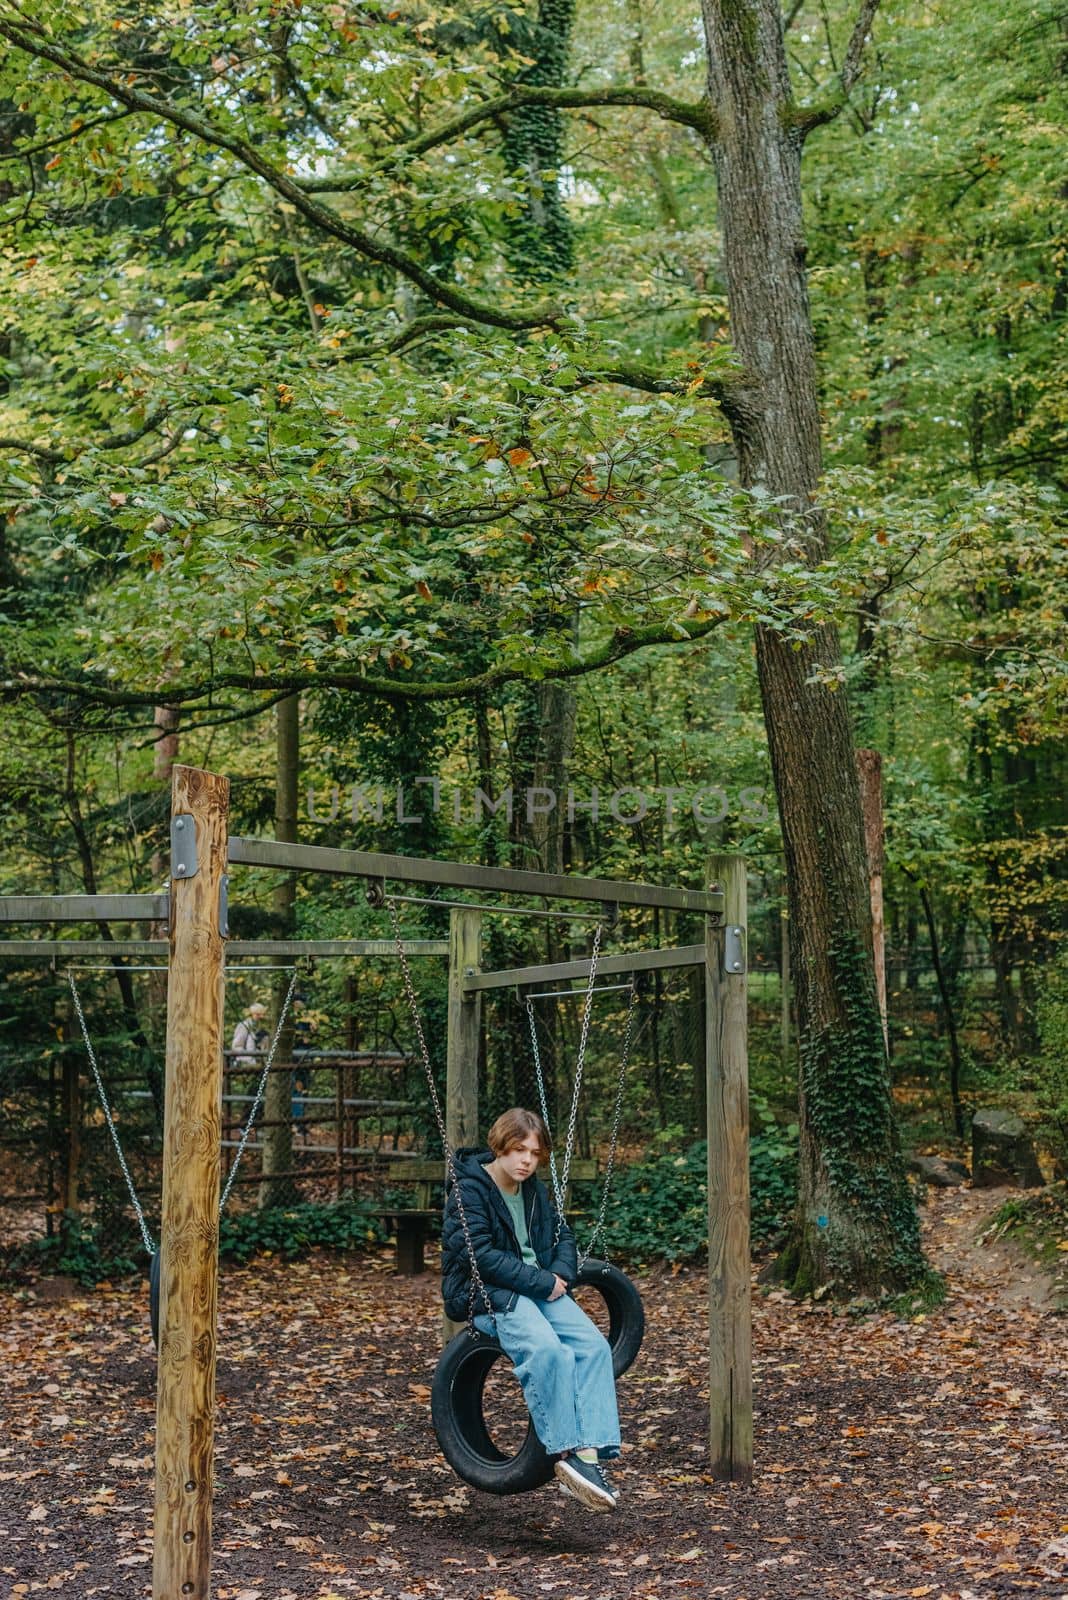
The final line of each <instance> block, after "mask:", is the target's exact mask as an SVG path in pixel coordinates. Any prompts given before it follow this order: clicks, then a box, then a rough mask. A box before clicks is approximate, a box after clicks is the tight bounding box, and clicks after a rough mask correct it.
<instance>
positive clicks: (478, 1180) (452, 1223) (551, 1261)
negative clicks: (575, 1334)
mask: <svg viewBox="0 0 1068 1600" xmlns="http://www.w3.org/2000/svg"><path fill="white" fill-rule="evenodd" d="M492 1160H493V1152H492V1151H491V1150H457V1152H456V1172H457V1177H458V1179H459V1184H460V1193H461V1195H462V1197H463V1203H464V1215H465V1216H466V1218H467V1226H468V1230H469V1231H470V1234H471V1243H472V1245H473V1247H474V1251H475V1260H476V1261H477V1262H478V1270H479V1272H480V1273H481V1275H482V1281H483V1283H484V1284H485V1285H486V1290H487V1293H488V1294H489V1297H490V1300H491V1302H492V1304H493V1309H494V1311H510V1310H511V1309H512V1307H513V1306H514V1305H515V1302H516V1298H517V1296H518V1295H521V1294H526V1295H529V1296H530V1298H531V1299H532V1300H548V1298H549V1296H550V1295H551V1294H552V1292H553V1289H554V1288H555V1287H556V1284H555V1279H556V1278H557V1277H560V1278H563V1280H564V1282H565V1283H568V1284H570V1283H573V1282H574V1281H575V1278H576V1277H577V1276H578V1252H577V1251H576V1249H575V1239H574V1235H573V1234H572V1232H571V1229H570V1228H569V1227H568V1225H567V1223H566V1222H565V1223H563V1224H562V1225H561V1228H560V1239H559V1242H558V1243H557V1244H556V1245H555V1246H554V1244H553V1237H554V1234H555V1231H556V1213H555V1212H554V1211H553V1210H552V1207H551V1206H550V1204H549V1194H548V1190H547V1189H546V1187H545V1185H544V1184H543V1183H542V1182H541V1180H540V1178H537V1177H530V1178H527V1179H526V1181H525V1182H524V1183H523V1185H522V1195H523V1209H524V1211H525V1213H526V1219H527V1233H528V1234H529V1236H530V1244H531V1248H532V1250H533V1251H534V1254H535V1255H536V1256H537V1258H538V1261H539V1263H540V1265H539V1266H536V1267H532V1266H530V1264H529V1263H528V1262H526V1261H524V1260H523V1257H522V1255H521V1254H520V1251H519V1240H518V1239H517V1238H516V1234H515V1229H514V1227H513V1226H512V1219H511V1217H510V1216H509V1214H508V1207H507V1206H506V1205H505V1203H504V1200H503V1199H502V1197H501V1192H500V1190H499V1189H498V1187H497V1185H496V1184H495V1183H494V1181H493V1179H492V1178H491V1177H490V1175H489V1173H488V1172H487V1171H486V1167H487V1165H488V1164H489V1162H491V1161H492ZM470 1290H471V1258H470V1256H469V1254H468V1250H467V1242H466V1240H465V1239H464V1231H463V1227H462V1225H461V1222H460V1214H459V1211H458V1209H457V1205H456V1196H455V1193H454V1192H453V1190H452V1187H451V1186H450V1189H449V1193H448V1195H447V1198H446V1201H445V1222H444V1226H443V1228H442V1234H441V1292H442V1295H443V1296H444V1299H445V1310H446V1312H447V1313H448V1315H449V1316H450V1317H452V1318H453V1320H454V1321H456V1322H461V1321H463V1319H464V1318H465V1317H466V1316H467V1307H468V1297H469V1294H470ZM485 1309H486V1307H485V1304H484V1302H483V1301H482V1298H481V1296H479V1297H478V1299H477V1300H476V1302H475V1305H474V1311H475V1314H476V1316H477V1315H478V1313H479V1312H483V1311H485Z"/></svg>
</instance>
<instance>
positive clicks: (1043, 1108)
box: [1032, 956, 1068, 1166]
mask: <svg viewBox="0 0 1068 1600" xmlns="http://www.w3.org/2000/svg"><path fill="white" fill-rule="evenodd" d="M1035 1020H1036V1022H1037V1024H1038V1040H1039V1053H1038V1056H1037V1058H1036V1060H1035V1061H1034V1063H1033V1066H1032V1077H1033V1081H1034V1085H1035V1101H1036V1103H1037V1105H1038V1109H1039V1112H1040V1114H1041V1122H1040V1124H1039V1135H1040V1137H1041V1138H1042V1139H1043V1140H1044V1141H1045V1143H1046V1144H1047V1145H1048V1146H1049V1149H1050V1152H1051V1154H1052V1155H1053V1156H1054V1158H1055V1159H1056V1161H1057V1162H1058V1163H1059V1164H1060V1165H1062V1166H1063V1165H1064V1164H1066V1163H1068V959H1066V958H1065V957H1063V956H1062V957H1061V959H1060V961H1058V962H1057V964H1056V966H1052V967H1049V968H1047V970H1046V972H1045V974H1044V977H1043V991H1042V995H1041V997H1040V999H1039V1001H1038V1004H1037V1006H1036V1008H1035Z"/></svg>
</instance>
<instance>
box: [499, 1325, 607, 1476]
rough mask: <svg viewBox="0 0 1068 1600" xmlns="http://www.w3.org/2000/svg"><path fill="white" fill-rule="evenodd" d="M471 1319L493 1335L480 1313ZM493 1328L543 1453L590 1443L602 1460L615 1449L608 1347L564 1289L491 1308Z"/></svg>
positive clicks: (604, 1339) (581, 1447) (557, 1453)
mask: <svg viewBox="0 0 1068 1600" xmlns="http://www.w3.org/2000/svg"><path fill="white" fill-rule="evenodd" d="M475 1326H476V1327H477V1328H478V1329H479V1330H480V1332H482V1333H486V1334H490V1335H492V1334H493V1331H494V1329H493V1324H492V1322H491V1321H490V1319H489V1317H488V1316H486V1315H484V1314H483V1315H481V1316H477V1317H476V1318H475ZM496 1332H497V1338H498V1339H499V1341H500V1343H501V1346H502V1348H503V1349H504V1352H505V1354H506V1355H507V1356H509V1357H510V1358H511V1361H512V1364H513V1366H514V1367H515V1375H516V1377H517V1378H518V1379H519V1383H520V1387H521V1388H522V1390H523V1398H524V1400H525V1401H526V1403H527V1410H528V1411H529V1412H530V1417H531V1421H532V1422H533V1424H534V1432H535V1433H536V1434H537V1436H538V1438H539V1439H540V1440H541V1442H542V1444H543V1445H544V1446H545V1449H546V1450H547V1451H548V1453H549V1454H550V1455H559V1454H560V1453H561V1452H562V1451H565V1450H581V1449H592V1450H596V1451H597V1452H598V1454H599V1455H600V1456H601V1458H602V1459H609V1458H611V1457H613V1456H618V1454H619V1412H618V1410H617V1408H616V1383H615V1378H614V1377H613V1376H612V1352H611V1350H610V1349H609V1346H608V1340H607V1339H606V1338H605V1337H604V1335H603V1334H602V1333H601V1332H600V1330H599V1329H598V1328H597V1327H596V1326H595V1325H594V1324H593V1323H592V1322H591V1321H590V1319H589V1317H588V1316H587V1315H586V1313H585V1312H584V1311H583V1310H582V1308H581V1307H580V1306H577V1305H576V1304H575V1302H574V1300H572V1298H571V1296H570V1295H566V1294H565V1295H561V1296H560V1298H559V1299H558V1300H531V1299H530V1297H529V1296H528V1295H523V1294H521V1295H519V1297H518V1299H517V1300H516V1304H515V1309H514V1310H512V1311H498V1313H497V1330H496ZM491 1426H492V1423H491Z"/></svg>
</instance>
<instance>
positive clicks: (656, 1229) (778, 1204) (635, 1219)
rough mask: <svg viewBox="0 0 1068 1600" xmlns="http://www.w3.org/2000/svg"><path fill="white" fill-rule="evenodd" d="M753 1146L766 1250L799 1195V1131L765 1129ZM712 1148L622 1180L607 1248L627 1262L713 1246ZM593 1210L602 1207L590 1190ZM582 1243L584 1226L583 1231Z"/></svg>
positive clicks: (654, 1163) (757, 1209) (757, 1231)
mask: <svg viewBox="0 0 1068 1600" xmlns="http://www.w3.org/2000/svg"><path fill="white" fill-rule="evenodd" d="M757 1119H758V1120H760V1121H761V1123H762V1128H761V1131H760V1132H758V1133H755V1134H754V1135H753V1136H752V1138H751V1139H750V1142H749V1184H750V1198H751V1215H752V1236H753V1240H754V1242H755V1243H758V1244H765V1243H767V1242H768V1241H769V1240H771V1239H773V1238H774V1237H775V1236H776V1235H777V1234H778V1233H779V1232H781V1230H782V1228H783V1226H784V1224H785V1222H786V1218H787V1216H788V1215H789V1212H790V1210H791V1209H792V1207H793V1204H794V1200H795V1197H796V1193H797V1129H796V1127H794V1126H791V1127H789V1128H786V1129H781V1128H777V1127H774V1126H770V1127H769V1126H768V1125H766V1124H763V1119H761V1118H760V1116H759V1108H757ZM707 1162H708V1146H707V1145H706V1144H705V1143H704V1141H703V1140H702V1141H700V1142H698V1143H695V1144H691V1145H690V1146H689V1147H688V1148H687V1149H686V1150H684V1151H683V1152H682V1153H681V1154H679V1153H674V1152H666V1151H665V1152H664V1153H663V1154H660V1155H656V1156H653V1157H652V1158H651V1159H649V1160H648V1161H640V1162H632V1163H631V1164H630V1165H629V1166H626V1167H623V1168H621V1170H620V1171H619V1172H618V1173H617V1174H616V1176H615V1178H614V1180H613V1184H612V1192H611V1195H610V1197H609V1203H608V1221H607V1225H606V1229H605V1232H606V1236H607V1244H608V1248H609V1250H610V1251H611V1252H613V1253H618V1254H619V1255H621V1256H624V1257H625V1258H626V1259H628V1260H631V1261H635V1262H639V1261H654V1260H666V1261H682V1260H687V1259H689V1258H690V1257H693V1256H696V1255H699V1254H700V1253H701V1252H702V1251H703V1250H705V1249H706V1248H707V1246H708V1186H707ZM591 1189H592V1192H591V1194H590V1196H589V1199H588V1202H587V1203H588V1204H590V1205H591V1206H592V1205H595V1204H597V1203H599V1191H598V1190H597V1188H596V1187H595V1186H591ZM577 1232H578V1237H579V1243H580V1244H581V1243H582V1242H583V1239H582V1228H581V1226H580V1227H579V1228H578V1229H577Z"/></svg>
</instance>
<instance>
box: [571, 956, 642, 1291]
mask: <svg viewBox="0 0 1068 1600" xmlns="http://www.w3.org/2000/svg"><path fill="white" fill-rule="evenodd" d="M637 1015H638V985H637V984H636V983H632V984H631V988H630V1000H629V1002H628V1005H627V1022H626V1029H625V1031H624V1034H623V1049H622V1052H621V1053H620V1058H619V1076H618V1077H617V1079H616V1103H615V1108H614V1110H613V1113H612V1135H611V1138H610V1139H609V1143H608V1160H607V1162H606V1163H605V1169H604V1187H603V1188H602V1190H601V1206H600V1210H599V1211H598V1213H597V1221H596V1223H595V1224H594V1228H593V1232H592V1233H591V1234H590V1236H589V1239H588V1240H587V1242H586V1248H585V1250H580V1251H579V1267H580V1269H581V1268H582V1267H584V1266H585V1265H586V1262H587V1261H588V1260H589V1259H590V1257H591V1256H592V1255H593V1248H594V1245H595V1244H596V1243H597V1240H598V1239H599V1238H600V1237H601V1236H602V1234H603V1233H604V1226H605V1219H606V1217H607V1215H608V1191H609V1190H610V1189H611V1187H612V1175H613V1173H614V1172H615V1170H616V1147H617V1145H618V1144H619V1124H620V1122H621V1120H622V1117H623V1091H624V1088H625V1087H626V1077H627V1066H628V1064H629V1062H630V1047H631V1044H632V1042H633V1039H634V1023H635V1019H636V1018H637Z"/></svg>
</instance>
